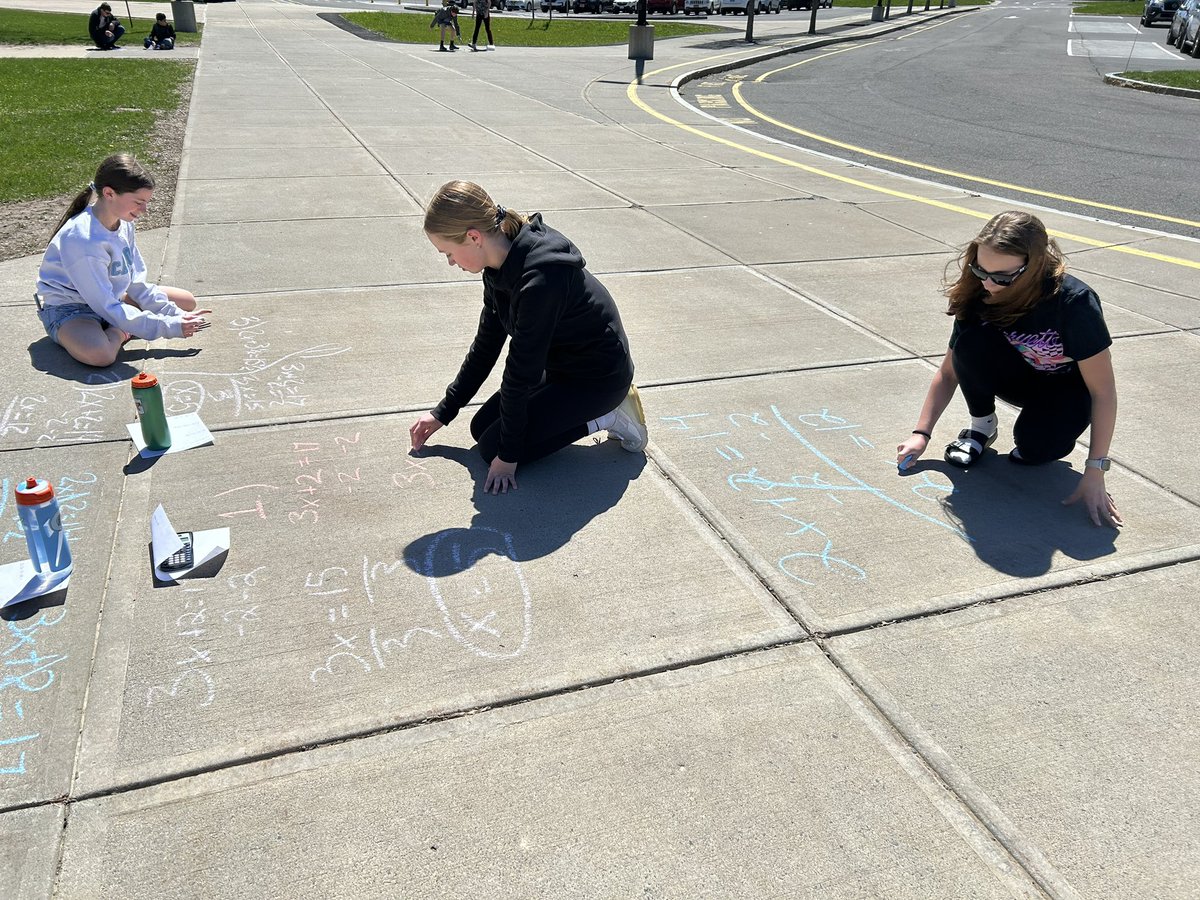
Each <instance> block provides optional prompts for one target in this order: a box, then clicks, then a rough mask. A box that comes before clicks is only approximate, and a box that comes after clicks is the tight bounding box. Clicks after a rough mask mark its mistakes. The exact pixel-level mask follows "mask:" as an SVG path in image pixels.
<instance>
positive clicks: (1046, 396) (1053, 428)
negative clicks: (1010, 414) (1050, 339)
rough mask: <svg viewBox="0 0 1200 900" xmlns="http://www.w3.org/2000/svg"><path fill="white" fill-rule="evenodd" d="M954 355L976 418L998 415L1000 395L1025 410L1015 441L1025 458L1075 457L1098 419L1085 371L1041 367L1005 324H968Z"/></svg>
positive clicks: (965, 396)
mask: <svg viewBox="0 0 1200 900" xmlns="http://www.w3.org/2000/svg"><path fill="white" fill-rule="evenodd" d="M952 358H953V362H954V374H955V375H957V376H958V383H959V386H960V387H961V388H962V392H963V399H964V400H966V401H967V409H968V410H969V411H970V413H971V415H972V416H989V415H991V414H992V413H994V412H995V411H996V398H997V397H999V398H1000V399H1001V400H1003V401H1005V402H1006V403H1011V404H1012V405H1013V406H1018V407H1020V408H1021V413H1020V415H1018V416H1017V421H1016V424H1015V425H1014V426H1013V442H1014V443H1015V444H1016V445H1017V449H1018V450H1020V451H1021V459H1022V460H1024V461H1025V462H1029V463H1043V462H1050V461H1051V460H1055V459H1062V458H1063V457H1065V456H1068V455H1070V453H1071V451H1072V450H1074V449H1075V441H1076V440H1078V439H1079V436H1080V435H1081V434H1083V432H1084V429H1086V428H1087V427H1088V425H1089V424H1090V423H1091V421H1092V395H1091V393H1090V392H1089V391H1088V389H1087V385H1086V384H1085V383H1084V381H1083V376H1082V375H1080V374H1079V370H1078V369H1077V368H1075V369H1072V370H1071V371H1069V372H1062V373H1059V372H1041V371H1038V370H1037V369H1035V368H1034V367H1033V366H1031V365H1030V364H1029V363H1028V362H1026V361H1025V357H1023V356H1022V355H1021V353H1020V352H1019V351H1018V350H1017V348H1016V347H1014V346H1013V345H1012V344H1010V343H1009V342H1008V339H1007V338H1006V337H1005V336H1004V335H1003V334H1002V333H1001V331H1000V329H999V328H995V327H993V326H990V325H970V326H967V327H964V328H963V329H962V331H960V332H959V335H958V340H957V341H956V342H955V344H954V351H953V357H952Z"/></svg>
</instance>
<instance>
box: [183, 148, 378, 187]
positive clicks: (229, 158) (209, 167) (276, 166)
mask: <svg viewBox="0 0 1200 900" xmlns="http://www.w3.org/2000/svg"><path fill="white" fill-rule="evenodd" d="M318 173H319V174H321V175H324V176H338V175H382V174H384V169H383V166H381V165H380V164H379V161H378V160H377V159H375V157H373V156H372V155H371V154H370V153H368V152H367V151H366V150H364V149H363V148H362V147H360V146H353V147H303V148H299V147H275V148H265V147H259V148H249V147H240V148H236V149H206V148H197V149H194V150H192V151H191V153H189V155H188V167H187V172H186V175H185V176H184V177H185V179H186V180H189V181H192V180H196V179H216V178H301V177H304V176H306V175H313V174H318Z"/></svg>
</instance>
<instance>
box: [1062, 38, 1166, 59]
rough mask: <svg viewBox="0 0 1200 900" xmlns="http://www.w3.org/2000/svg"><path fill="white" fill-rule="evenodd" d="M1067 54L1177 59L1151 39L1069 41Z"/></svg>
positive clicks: (1110, 57)
mask: <svg viewBox="0 0 1200 900" xmlns="http://www.w3.org/2000/svg"><path fill="white" fill-rule="evenodd" d="M1067 56H1087V57H1092V58H1102V59H1162V58H1163V57H1166V58H1167V59H1177V58H1178V57H1176V56H1175V54H1174V53H1172V52H1171V51H1170V50H1168V49H1167V48H1166V47H1163V46H1161V45H1159V44H1152V43H1150V42H1149V41H1097V40H1093V39H1092V38H1084V39H1083V40H1068V41H1067Z"/></svg>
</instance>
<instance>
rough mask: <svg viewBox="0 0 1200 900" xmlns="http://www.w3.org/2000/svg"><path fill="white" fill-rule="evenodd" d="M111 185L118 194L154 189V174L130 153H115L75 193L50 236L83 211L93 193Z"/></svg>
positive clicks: (98, 193)
mask: <svg viewBox="0 0 1200 900" xmlns="http://www.w3.org/2000/svg"><path fill="white" fill-rule="evenodd" d="M106 187H110V188H112V189H113V190H114V191H116V192H117V193H118V194H128V193H130V192H131V191H140V190H142V189H143V188H150V189H151V190H153V189H154V176H153V175H151V174H150V173H149V172H148V171H146V169H145V168H144V167H143V166H142V164H141V163H140V162H138V161H137V160H136V159H134V158H133V157H132V156H131V155H130V154H128V153H114V154H113V155H112V156H110V157H108V158H107V159H106V160H104V162H102V163H100V168H98V169H97V170H96V177H95V178H93V179H92V183H91V184H89V185H88V186H87V187H85V188H84V189H83V190H82V191H80V192H79V193H78V194H76V195H75V199H74V200H72V201H71V205H70V206H68V207H67V211H66V212H65V213H63V216H62V218H61V219H59V220H58V224H57V225H55V226H54V231H53V232H51V234H50V237H51V238H53V237H54V235H56V234H58V233H59V232H60V231H62V227H63V226H64V225H66V224H67V222H69V221H71V219H73V218H75V217H76V216H77V215H79V214H80V213H81V212H83V211H84V210H85V209H86V208H87V205H88V203H89V202H90V201H91V199H92V193H93V192H95V194H96V196H97V197H99V196H100V192H101V191H102V190H104V188H106Z"/></svg>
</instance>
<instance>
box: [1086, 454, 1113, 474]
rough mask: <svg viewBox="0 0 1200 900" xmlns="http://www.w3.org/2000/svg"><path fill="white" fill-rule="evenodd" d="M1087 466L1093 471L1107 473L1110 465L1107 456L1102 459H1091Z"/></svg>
mask: <svg viewBox="0 0 1200 900" xmlns="http://www.w3.org/2000/svg"><path fill="white" fill-rule="evenodd" d="M1087 464H1088V465H1089V466H1091V467H1092V468H1093V469H1099V470H1100V471H1102V472H1107V471H1108V467H1109V465H1110V463H1109V460H1108V457H1107V456H1105V457H1102V458H1101V459H1089V460H1088V461H1087Z"/></svg>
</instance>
